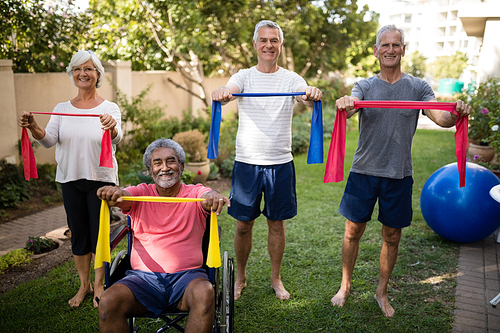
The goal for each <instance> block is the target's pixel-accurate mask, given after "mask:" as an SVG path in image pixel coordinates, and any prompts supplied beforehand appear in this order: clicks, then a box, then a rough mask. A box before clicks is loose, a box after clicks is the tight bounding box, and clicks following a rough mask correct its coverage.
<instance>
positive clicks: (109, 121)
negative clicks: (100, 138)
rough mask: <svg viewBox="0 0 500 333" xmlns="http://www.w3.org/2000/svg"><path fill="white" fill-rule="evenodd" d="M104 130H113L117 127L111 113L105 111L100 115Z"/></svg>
mask: <svg viewBox="0 0 500 333" xmlns="http://www.w3.org/2000/svg"><path fill="white" fill-rule="evenodd" d="M99 120H100V121H101V125H102V129H103V130H112V129H114V128H115V126H116V124H117V122H116V120H115V118H113V117H112V116H111V115H110V114H107V113H104V114H100V115H99Z"/></svg>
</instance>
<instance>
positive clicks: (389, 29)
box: [375, 24, 405, 48]
mask: <svg viewBox="0 0 500 333" xmlns="http://www.w3.org/2000/svg"><path fill="white" fill-rule="evenodd" d="M395 31H399V33H400V34H401V46H403V45H405V32H404V30H403V29H401V28H398V27H396V26H395V25H394V24H388V25H386V26H383V27H382V28H380V29H379V31H378V32H377V41H376V44H375V45H376V46H377V48H380V39H382V34H384V33H386V32H395Z"/></svg>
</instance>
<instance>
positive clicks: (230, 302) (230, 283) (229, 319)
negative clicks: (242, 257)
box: [221, 251, 234, 333]
mask: <svg viewBox="0 0 500 333" xmlns="http://www.w3.org/2000/svg"><path fill="white" fill-rule="evenodd" d="M221 324H222V325H221V326H222V327H224V328H225V330H224V332H226V333H232V332H234V267H233V259H232V258H229V255H228V253H227V251H225V252H224V257H223V264H222V309H221Z"/></svg>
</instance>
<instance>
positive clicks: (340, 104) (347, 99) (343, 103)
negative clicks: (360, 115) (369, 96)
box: [335, 95, 360, 118]
mask: <svg viewBox="0 0 500 333" xmlns="http://www.w3.org/2000/svg"><path fill="white" fill-rule="evenodd" d="M359 100H360V99H359V98H358V97H351V96H347V95H345V96H344V97H340V98H339V99H337V100H336V101H335V106H336V107H337V109H339V110H341V111H346V112H347V118H350V117H351V116H352V115H353V114H355V113H356V112H357V111H358V109H355V108H354V101H359Z"/></svg>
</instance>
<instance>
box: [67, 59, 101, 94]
mask: <svg viewBox="0 0 500 333" xmlns="http://www.w3.org/2000/svg"><path fill="white" fill-rule="evenodd" d="M89 59H90V60H92V63H93V64H94V66H95V68H97V71H98V72H99V77H98V78H97V83H96V88H99V87H100V86H101V85H102V79H103V78H104V67H103V66H102V64H101V61H100V60H99V58H97V55H96V54H95V53H94V52H92V51H87V50H80V51H78V52H76V53H75V55H73V57H72V58H71V61H70V62H69V65H68V67H66V73H67V74H68V76H69V78H70V79H71V82H73V84H74V85H75V87H76V86H77V85H76V83H75V79H74V78H73V67H75V66H80V65H81V64H84V63H86V62H87V61H88V60H89Z"/></svg>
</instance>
